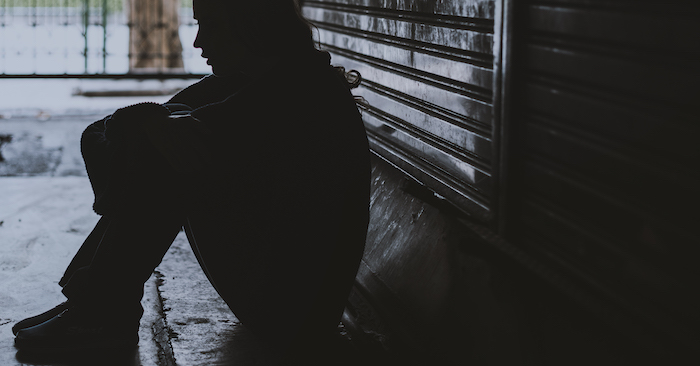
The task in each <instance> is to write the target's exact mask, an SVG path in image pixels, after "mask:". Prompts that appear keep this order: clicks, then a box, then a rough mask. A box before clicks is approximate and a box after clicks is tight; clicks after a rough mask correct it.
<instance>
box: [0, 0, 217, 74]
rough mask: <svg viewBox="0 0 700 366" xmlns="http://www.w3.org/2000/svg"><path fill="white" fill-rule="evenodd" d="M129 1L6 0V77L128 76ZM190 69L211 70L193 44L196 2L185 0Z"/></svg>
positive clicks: (1, 14)
mask: <svg viewBox="0 0 700 366" xmlns="http://www.w3.org/2000/svg"><path fill="white" fill-rule="evenodd" d="M128 9H129V6H128V3H127V0H0V75H3V76H22V75H25V76H26V75H37V76H51V75H124V74H127V73H128V72H129V27H130V26H133V25H130V24H129V20H128V13H127V12H128ZM179 18H180V25H179V34H180V40H181V42H182V45H183V51H182V57H183V61H184V71H185V73H191V74H202V73H208V72H210V69H209V67H208V66H207V65H206V63H205V62H204V60H202V59H201V58H200V57H199V51H198V50H195V49H194V48H193V47H192V42H193V40H194V37H195V35H196V31H197V28H196V25H195V23H194V22H193V19H192V8H191V0H180V6H179Z"/></svg>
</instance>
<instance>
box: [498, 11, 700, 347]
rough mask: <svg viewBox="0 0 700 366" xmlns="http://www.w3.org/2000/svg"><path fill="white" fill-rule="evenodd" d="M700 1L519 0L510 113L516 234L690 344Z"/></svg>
mask: <svg viewBox="0 0 700 366" xmlns="http://www.w3.org/2000/svg"><path fill="white" fill-rule="evenodd" d="M696 9H697V6H694V5H691V2H656V1H655V2H651V1H614V2H613V1H598V0H555V1H551V0H550V1H527V2H524V1H523V2H517V4H515V9H514V13H513V22H514V23H513V28H512V37H513V42H514V49H513V58H512V65H513V74H512V75H513V79H512V80H513V84H512V86H513V89H512V94H511V98H510V101H511V103H512V106H513V109H512V110H511V111H510V122H509V126H510V129H509V133H510V134H509V136H510V141H511V142H512V148H511V150H510V153H509V156H510V160H509V161H510V173H511V174H512V175H511V178H513V180H511V181H510V183H509V185H510V187H511V188H512V190H511V191H510V192H509V196H508V197H509V202H510V204H511V206H510V209H511V210H512V211H511V212H510V213H511V216H510V221H509V222H508V225H509V226H508V227H509V236H508V239H510V241H512V242H513V243H516V244H517V245H518V246H519V247H521V248H523V249H526V250H528V251H529V252H530V253H531V254H533V255H535V256H537V257H538V258H540V259H542V260H544V263H547V265H548V266H550V267H552V268H557V270H558V271H559V272H560V273H562V274H564V275H567V276H573V277H575V278H576V279H578V280H581V281H582V282H583V283H584V284H585V286H592V287H593V288H594V289H595V291H597V292H598V293H601V294H604V295H605V297H606V298H607V299H609V300H613V302H614V303H616V304H618V305H620V306H622V308H623V309H625V310H626V311H629V312H630V314H632V315H634V316H638V317H641V318H643V319H644V320H645V321H646V322H649V323H651V324H653V325H654V326H655V327H657V328H659V329H660V330H662V332H665V333H666V335H667V336H668V337H670V338H673V339H679V340H680V341H682V342H687V344H694V342H697V341H698V339H699V338H698V333H697V329H698V326H699V325H700V316H698V312H697V309H698V308H699V307H700V302H698V296H697V280H698V279H700V276H699V274H700V270H699V268H700V267H699V266H698V265H697V260H698V254H700V250H699V245H700V236H699V235H698V230H697V222H698V218H700V215H698V213H697V212H698V207H699V205H700V200H699V199H698V187H700V169H698V167H699V165H698V162H699V161H700V159H699V158H700V149H699V148H698V139H699V138H700V121H699V119H698V110H697V108H695V107H696V106H698V105H700V102H699V101H700V98H699V97H700V93H698V85H700V69H699V65H700V62H699V61H700V22H698V18H699V17H698V15H700V14H698V11H697V10H696ZM696 346H697V345H696V344H695V345H693V347H696Z"/></svg>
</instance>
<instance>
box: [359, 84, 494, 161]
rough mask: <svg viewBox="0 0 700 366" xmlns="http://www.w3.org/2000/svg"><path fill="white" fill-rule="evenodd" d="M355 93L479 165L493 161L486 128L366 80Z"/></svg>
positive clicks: (372, 105)
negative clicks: (477, 127) (469, 125)
mask: <svg viewBox="0 0 700 366" xmlns="http://www.w3.org/2000/svg"><path fill="white" fill-rule="evenodd" d="M355 94H356V95H358V96H362V97H363V98H365V100H367V101H370V100H371V103H370V106H371V108H374V109H378V110H381V111H384V112H386V113H388V114H391V115H394V116H396V117H398V118H400V119H401V120H403V121H405V122H406V123H407V124H408V125H410V126H413V128H416V129H417V130H419V131H421V133H424V134H427V135H431V136H434V137H435V138H436V139H439V140H441V141H443V143H444V144H445V145H449V146H451V148H453V149H455V150H457V151H460V153H462V154H465V155H468V156H470V157H471V158H472V159H475V160H479V162H480V164H488V163H489V161H490V160H491V154H492V145H491V140H490V138H489V135H490V131H489V132H486V133H484V131H478V130H473V129H465V128H464V127H463V126H464V124H463V123H460V121H457V120H453V119H451V118H449V117H447V116H445V115H444V114H443V115H440V114H437V113H434V112H435V111H436V110H435V109H434V108H430V107H431V106H429V105H426V103H424V102H422V101H419V100H407V99H406V98H403V95H402V93H399V92H397V91H392V90H387V89H386V88H383V87H382V86H381V85H376V84H374V83H371V82H365V83H364V85H363V86H362V87H360V88H359V89H357V91H356V92H355ZM431 112H432V113H431Z"/></svg>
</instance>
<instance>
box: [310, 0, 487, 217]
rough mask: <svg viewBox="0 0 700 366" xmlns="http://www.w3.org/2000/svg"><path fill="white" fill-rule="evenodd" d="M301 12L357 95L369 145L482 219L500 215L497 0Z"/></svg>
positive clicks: (339, 4)
mask: <svg viewBox="0 0 700 366" xmlns="http://www.w3.org/2000/svg"><path fill="white" fill-rule="evenodd" d="M303 13H304V15H305V16H306V17H307V18H308V19H309V20H310V21H311V22H313V24H314V25H316V27H318V38H319V41H320V43H321V46H322V48H323V49H325V50H327V51H329V52H331V54H332V56H333V59H332V62H333V63H334V64H337V65H342V66H344V67H345V68H346V69H355V70H357V71H359V72H360V73H361V74H362V77H363V82H362V84H361V86H360V88H359V89H357V90H356V91H355V93H354V94H356V95H358V96H362V97H363V98H364V99H365V100H366V101H367V103H366V105H365V106H364V107H365V108H364V111H363V118H364V121H365V125H366V128H367V133H368V135H369V139H370V143H371V146H372V149H373V150H374V151H375V152H376V153H378V154H379V155H380V156H382V157H383V158H384V159H386V160H388V161H389V162H391V163H392V164H394V165H396V166H398V167H399V168H401V169H403V170H404V171H406V172H407V173H408V174H409V175H411V176H413V177H414V178H416V179H417V180H418V181H419V182H421V183H423V184H425V185H426V186H427V187H428V188H430V189H431V190H433V191H434V192H436V193H437V194H439V195H440V196H442V197H445V198H446V199H448V200H449V201H451V202H453V203H454V204H456V205H457V206H458V207H459V208H461V209H462V210H464V211H465V212H466V213H468V214H469V215H471V216H472V217H474V218H476V219H477V220H479V221H481V222H484V223H489V222H492V221H493V217H494V212H493V211H494V209H493V207H494V197H495V195H496V194H497V193H496V192H495V187H496V183H495V181H494V174H493V166H494V160H495V157H494V156H495V155H496V154H495V153H494V151H495V150H494V149H495V146H494V144H493V141H492V140H493V135H494V132H493V131H494V104H493V89H494V87H493V85H494V60H495V58H494V18H495V2H494V1H493V0H466V1H465V0H452V1H440V2H435V1H423V0H395V1H388V0H385V1H380V0H316V1H304V5H303Z"/></svg>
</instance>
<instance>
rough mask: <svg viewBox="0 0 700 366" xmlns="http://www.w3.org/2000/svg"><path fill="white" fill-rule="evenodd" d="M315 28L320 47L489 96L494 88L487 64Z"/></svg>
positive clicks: (334, 29)
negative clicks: (331, 47) (385, 64)
mask: <svg viewBox="0 0 700 366" xmlns="http://www.w3.org/2000/svg"><path fill="white" fill-rule="evenodd" d="M317 26H318V27H319V28H320V29H321V31H320V32H319V40H320V42H321V44H323V45H330V46H335V47H338V48H343V49H347V50H351V51H353V52H356V53H358V54H362V55H364V56H368V57H373V58H377V59H381V60H385V61H386V62H390V63H393V64H395V65H398V66H403V67H405V68H410V69H414V70H415V71H416V72H423V73H426V74H433V75H436V76H438V77H442V78H445V79H451V80H455V81H456V82H458V83H463V84H467V85H471V86H472V87H471V88H473V89H476V90H479V91H480V92H482V93H484V92H486V93H488V91H489V90H491V89H492V88H493V85H492V84H493V70H492V69H491V65H490V64H488V65H485V64H483V63H480V64H481V66H479V65H475V64H474V63H469V62H468V61H469V60H468V59H465V58H454V57H449V56H450V55H448V54H446V53H439V52H438V51H428V50H425V49H421V48H420V47H421V46H419V45H417V44H415V43H412V42H405V43H398V42H396V41H395V40H391V39H388V38H387V37H370V35H368V34H367V33H359V32H348V29H341V28H338V27H329V26H328V25H325V24H320V23H317ZM353 33H354V34H353Z"/></svg>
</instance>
